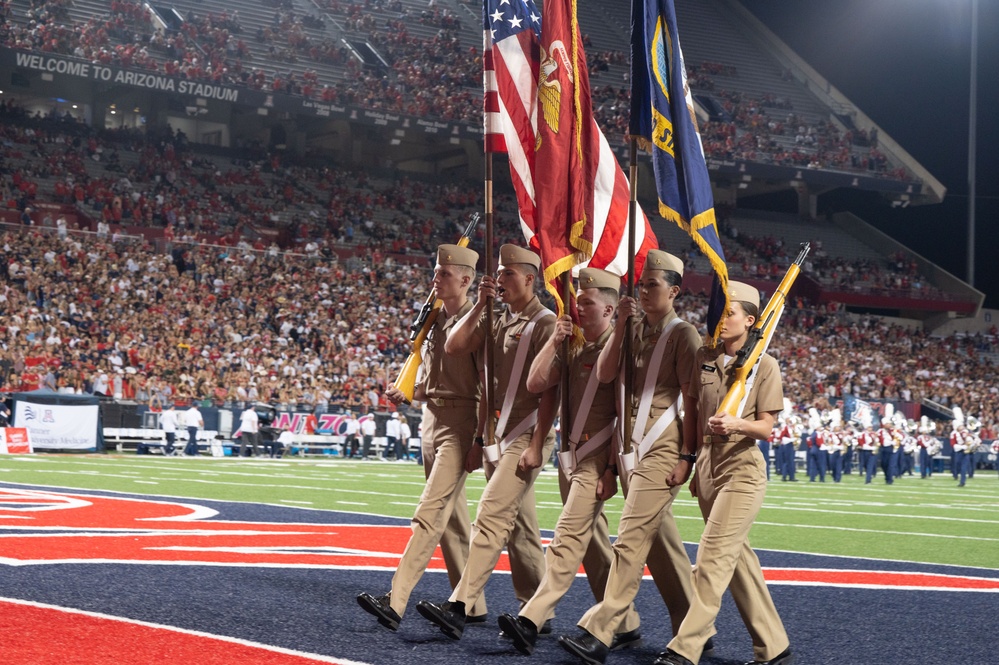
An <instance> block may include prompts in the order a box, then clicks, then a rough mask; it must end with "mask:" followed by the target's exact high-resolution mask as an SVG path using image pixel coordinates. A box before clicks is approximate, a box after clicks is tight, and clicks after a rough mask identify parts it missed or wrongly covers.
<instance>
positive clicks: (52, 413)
mask: <svg viewBox="0 0 999 665" xmlns="http://www.w3.org/2000/svg"><path fill="white" fill-rule="evenodd" d="M99 412H100V407H99V406H98V405H97V404H81V405H77V404H74V405H58V404H37V403H33V402H27V401H21V400H18V401H17V402H15V404H14V423H15V424H16V425H17V426H18V427H22V428H24V429H26V430H27V431H28V436H29V437H31V445H32V447H33V448H46V449H56V450H87V449H96V448H97V420H98V413H99Z"/></svg>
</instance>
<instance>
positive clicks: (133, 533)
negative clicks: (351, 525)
mask: <svg viewBox="0 0 999 665" xmlns="http://www.w3.org/2000/svg"><path fill="white" fill-rule="evenodd" d="M299 526H308V525H305V524H302V525H299ZM313 526H319V525H313ZM4 529H5V530H7V531H12V532H14V533H0V540H2V539H3V538H122V537H128V538H141V537H151V538H162V537H164V536H196V537H198V538H215V537H218V536H227V535H233V536H283V535H285V534H287V535H289V536H331V535H334V533H333V532H331V531H328V530H326V529H323V530H321V531H308V530H302V531H280V532H275V531H256V530H253V529H240V530H238V531H224V530H212V529H208V530H203V529H196V530H191V531H188V530H173V529H149V530H148V531H147V530H138V529H98V528H92V529H88V528H87V527H57V526H42V527H34V528H33V527H28V526H10V527H4ZM18 530H24V531H41V532H43V533H17V531H18ZM52 531H55V532H56V533H50V532H52Z"/></svg>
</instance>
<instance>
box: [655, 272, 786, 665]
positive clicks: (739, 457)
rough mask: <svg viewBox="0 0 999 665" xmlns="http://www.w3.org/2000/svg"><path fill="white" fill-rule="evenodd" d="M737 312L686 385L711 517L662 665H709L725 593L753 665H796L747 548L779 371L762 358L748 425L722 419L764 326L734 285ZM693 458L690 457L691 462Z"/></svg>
mask: <svg viewBox="0 0 999 665" xmlns="http://www.w3.org/2000/svg"><path fill="white" fill-rule="evenodd" d="M729 297H730V299H731V301H732V306H731V309H730V310H729V312H728V316H727V318H726V319H725V322H724V327H723V329H722V333H721V342H722V344H720V345H718V346H717V347H714V348H712V347H707V346H705V347H702V348H701V349H700V350H699V351H698V352H697V360H696V362H695V364H694V370H693V375H692V376H691V379H690V383H689V384H688V386H689V387H688V392H687V393H686V395H687V397H688V398H689V399H687V400H686V401H685V402H684V403H685V404H686V405H687V408H688V410H687V411H686V413H685V414H684V415H685V418H689V419H690V420H691V421H692V424H693V425H695V427H696V433H697V440H698V441H700V442H701V443H700V447H699V448H698V450H697V472H696V473H695V474H694V479H693V480H692V481H691V491H692V492H693V493H694V494H695V496H696V497H697V502H698V504H699V506H700V508H701V514H702V515H703V516H704V524H705V526H704V532H703V534H702V535H701V541H700V543H699V545H698V547H697V561H696V563H695V566H694V572H693V587H694V593H693V595H692V596H691V602H690V611H689V612H687V616H686V618H684V620H683V624H681V626H680V630H679V632H678V633H677V634H676V635H675V636H674V637H673V640H672V641H671V642H670V643H669V645H668V647H667V649H666V651H665V652H663V653H662V654H660V655H659V657H658V658H657V659H656V661H655V663H656V665H692V664H693V663H696V662H698V660H699V659H700V658H701V655H702V650H703V647H704V645H705V643H706V642H707V640H708V639H709V638H710V637H711V636H712V635H713V634H714V632H715V628H714V622H715V618H716V617H717V616H718V611H719V609H720V607H721V599H722V594H724V592H725V589H726V588H727V589H729V590H730V591H731V592H732V599H733V600H734V601H735V604H736V607H737V608H738V609H739V613H740V614H741V615H742V619H743V621H744V622H745V624H746V627H747V628H748V629H749V632H750V635H751V636H752V639H753V652H754V658H755V660H753V661H752V663H751V664H748V665H763V664H766V665H791V663H792V662H793V660H794V656H793V655H792V654H791V649H790V644H789V640H788V636H787V632H786V631H785V630H784V624H783V623H782V622H781V619H780V616H779V615H778V614H777V608H776V607H775V606H774V602H773V599H772V598H771V597H770V592H769V590H768V589H767V585H766V582H765V581H764V579H763V571H762V570H761V568H760V561H759V559H758V558H757V557H756V554H755V552H753V548H752V547H750V545H749V530H750V528H751V527H752V526H753V521H754V520H755V519H756V515H757V514H758V513H759V511H760V507H761V506H762V505H763V499H764V496H765V495H766V491H767V482H766V475H765V473H764V467H763V457H762V455H760V451H759V448H757V446H756V442H755V439H758V438H761V437H763V436H766V435H767V434H768V433H769V432H770V430H771V429H772V428H773V424H774V420H775V419H776V417H777V414H778V413H779V412H780V411H781V409H782V408H783V392H782V387H781V377H780V368H779V367H778V365H777V361H776V360H775V359H774V358H773V357H772V356H769V355H767V354H763V355H762V356H761V357H760V360H759V362H758V364H757V366H756V368H755V369H754V370H753V373H752V374H751V378H750V381H752V385H748V383H749V382H747V386H746V388H747V394H746V397H745V399H744V401H743V404H742V405H740V406H741V408H740V417H735V416H732V415H730V414H728V413H721V414H718V409H719V407H720V405H721V403H722V400H724V398H725V395H726V394H727V393H728V389H729V386H730V384H731V382H732V378H733V374H734V363H733V360H734V358H735V355H736V352H738V351H739V349H741V348H742V346H743V344H745V342H746V340H747V338H748V335H749V330H750V329H751V328H752V327H753V324H755V323H756V317H757V316H759V307H760V300H759V292H758V291H757V290H756V289H755V288H754V287H752V286H750V285H749V284H743V283H741V282H729ZM692 452H693V448H692V447H691V448H686V447H685V449H684V453H692ZM690 469H691V463H690V462H689V461H688V457H687V456H686V455H685V456H684V457H682V458H681V461H680V463H679V464H678V465H677V468H676V469H675V470H674V472H673V474H672V475H671V477H670V479H669V482H670V485H671V486H679V485H680V484H682V483H684V482H686V480H687V477H688V476H689V475H690Z"/></svg>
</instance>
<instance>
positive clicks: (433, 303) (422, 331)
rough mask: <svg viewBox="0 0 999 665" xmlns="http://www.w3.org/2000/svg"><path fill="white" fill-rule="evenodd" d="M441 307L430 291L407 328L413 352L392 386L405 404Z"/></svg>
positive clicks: (464, 237) (464, 243)
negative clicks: (400, 393) (425, 343)
mask: <svg viewBox="0 0 999 665" xmlns="http://www.w3.org/2000/svg"><path fill="white" fill-rule="evenodd" d="M479 217H480V216H479V213H477V212H476V213H473V214H472V217H471V219H470V220H469V221H468V226H467V227H466V228H465V232H464V233H462V234H461V238H459V239H458V242H457V243H456V244H457V245H458V246H459V247H468V243H469V242H471V240H472V232H473V231H475V227H476V226H478V224H479ZM443 306H444V301H443V300H440V299H439V298H438V297H437V289H431V290H430V295H428V296H427V300H426V302H424V303H423V307H421V308H420V313H419V314H417V315H416V318H415V319H414V320H413V323H412V325H410V326H409V339H410V341H411V342H413V350H412V351H411V352H410V354H409V357H408V358H406V362H405V363H403V366H402V369H401V370H400V371H399V376H398V377H397V378H396V380H395V382H394V383H393V384H392V385H394V386H395V387H396V388H398V389H399V391H400V392H402V394H403V395H405V397H406V403H407V404H408V403H410V402H412V401H413V394H414V393H415V392H416V372H417V370H419V369H420V365H421V364H422V363H423V343H424V342H426V341H427V335H429V334H430V328H431V327H432V326H433V325H434V322H435V321H437V314H438V313H440V311H441V307H443Z"/></svg>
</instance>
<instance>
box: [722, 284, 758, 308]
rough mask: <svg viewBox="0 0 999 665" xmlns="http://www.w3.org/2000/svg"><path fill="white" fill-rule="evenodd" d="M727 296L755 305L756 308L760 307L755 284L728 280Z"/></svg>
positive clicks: (733, 299)
mask: <svg viewBox="0 0 999 665" xmlns="http://www.w3.org/2000/svg"><path fill="white" fill-rule="evenodd" d="M728 297H729V298H730V299H731V300H732V301H733V302H735V301H736V300H738V301H739V302H748V303H752V304H753V305H756V308H757V309H759V308H760V292H759V290H757V288H756V287H755V286H751V285H749V284H746V283H745V282H734V281H731V280H729V283H728Z"/></svg>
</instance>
